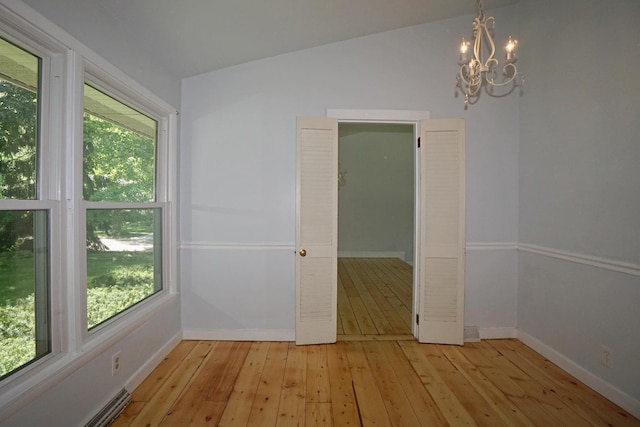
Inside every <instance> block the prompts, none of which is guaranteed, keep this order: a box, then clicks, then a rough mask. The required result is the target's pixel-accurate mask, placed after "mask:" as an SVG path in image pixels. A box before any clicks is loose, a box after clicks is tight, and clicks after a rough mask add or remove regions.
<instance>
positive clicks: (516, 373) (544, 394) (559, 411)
mask: <svg viewBox="0 0 640 427" xmlns="http://www.w3.org/2000/svg"><path fill="white" fill-rule="evenodd" d="M495 341H496V342H497V341H500V340H495ZM483 344H484V347H483V348H482V351H483V352H484V353H485V355H486V356H487V357H489V358H490V359H492V362H493V363H494V364H495V365H496V366H499V367H500V369H502V370H503V372H505V373H506V374H507V375H508V376H509V377H510V378H512V379H513V380H514V381H515V382H517V383H518V386H519V387H520V388H521V389H522V390H523V391H524V392H525V395H526V396H527V398H529V399H532V400H535V401H536V402H539V403H540V404H541V405H542V407H543V408H544V409H545V410H546V411H547V412H548V413H550V414H551V415H552V416H553V418H555V419H556V423H557V424H559V425H567V426H574V425H588V422H587V420H585V419H584V418H582V417H581V416H580V415H579V414H577V413H575V412H574V411H572V410H571V409H570V408H567V407H566V406H564V405H563V404H562V402H561V400H560V399H559V398H558V397H557V396H555V395H554V393H553V392H552V391H551V390H549V389H547V388H545V387H544V386H542V385H541V384H539V383H538V382H536V381H535V380H534V379H532V378H531V377H530V376H529V375H527V374H526V373H525V372H524V371H522V370H521V369H520V367H518V366H517V365H514V364H513V363H512V362H511V361H510V360H509V359H508V358H506V357H505V356H504V355H503V354H502V353H501V352H500V351H498V350H496V349H495V348H494V347H493V346H492V345H490V344H488V343H483Z"/></svg>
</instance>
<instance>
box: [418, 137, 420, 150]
mask: <svg viewBox="0 0 640 427" xmlns="http://www.w3.org/2000/svg"><path fill="white" fill-rule="evenodd" d="M418 148H420V137H418Z"/></svg>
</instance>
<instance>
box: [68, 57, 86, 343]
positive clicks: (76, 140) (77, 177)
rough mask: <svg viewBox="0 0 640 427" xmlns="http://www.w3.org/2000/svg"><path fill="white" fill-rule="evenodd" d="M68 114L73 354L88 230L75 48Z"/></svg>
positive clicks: (80, 337) (79, 328) (81, 331)
mask: <svg viewBox="0 0 640 427" xmlns="http://www.w3.org/2000/svg"><path fill="white" fill-rule="evenodd" d="M66 65H67V70H66V71H67V74H66V80H65V81H66V88H65V89H66V91H65V100H64V102H66V104H67V105H66V107H67V108H66V109H65V111H67V116H66V117H65V118H64V123H65V147H64V152H65V154H66V155H65V158H66V160H65V161H66V162H67V163H66V168H65V175H64V183H65V200H64V203H65V208H66V210H65V213H66V227H67V228H66V231H67V234H66V240H65V243H66V253H65V254H66V258H65V260H64V265H65V271H66V275H67V277H66V279H67V281H66V283H67V285H66V286H65V287H64V294H65V297H66V304H67V310H66V315H67V316H66V317H67V318H66V326H67V328H66V329H67V331H68V337H67V346H68V351H69V352H70V353H71V354H77V353H80V352H81V351H82V342H83V341H84V339H85V335H86V333H85V331H86V327H84V326H83V325H86V302H85V299H84V294H85V290H86V283H85V279H84V278H85V276H86V255H85V252H84V246H85V243H84V242H85V240H86V230H85V226H84V211H83V209H82V206H81V203H82V149H83V146H82V111H83V106H84V100H83V87H84V68H83V64H82V57H81V56H80V55H79V54H77V53H76V52H75V51H73V50H69V51H68V52H67V55H66Z"/></svg>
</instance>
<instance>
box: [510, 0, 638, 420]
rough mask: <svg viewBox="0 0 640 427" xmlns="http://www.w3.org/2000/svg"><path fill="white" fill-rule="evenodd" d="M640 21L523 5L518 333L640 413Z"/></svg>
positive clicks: (623, 11) (634, 15)
mask: <svg viewBox="0 0 640 427" xmlns="http://www.w3.org/2000/svg"><path fill="white" fill-rule="evenodd" d="M638 22H640V3H638V2H637V1H623V0H616V1H596V0H589V1H586V0H563V1H551V0H548V1H546V0H545V1H542V0H540V1H528V2H524V3H522V4H521V6H520V25H521V28H520V45H521V47H522V54H521V57H522V66H523V69H524V70H525V72H526V78H527V83H526V85H527V95H526V96H525V97H523V98H522V99H521V102H520V163H519V165H520V242H521V243H522V248H523V250H522V251H521V253H520V256H519V257H520V263H519V291H518V327H519V329H520V330H522V331H523V332H525V333H527V334H529V335H530V336H531V337H533V338H535V339H536V340H538V341H539V342H540V343H541V344H542V345H544V346H548V347H549V348H550V349H551V350H553V351H555V352H557V353H558V354H560V355H561V356H562V357H564V358H566V359H567V360H568V361H570V362H571V363H574V364H575V365H577V366H578V367H580V368H582V369H585V370H586V371H588V372H590V373H591V374H593V375H595V377H596V379H599V380H603V381H605V382H607V383H609V384H611V385H613V386H614V387H615V388H617V389H618V390H619V391H621V392H622V393H625V394H626V395H627V397H629V398H630V400H631V401H632V402H633V401H635V403H634V404H635V408H636V414H639V413H640V369H638V368H639V366H640V365H639V361H640V339H639V338H640V335H639V334H638V327H637V326H638V325H639V324H640V310H638V303H639V302H640V167H639V165H640V143H639V139H638V135H640V122H639V121H638V106H637V101H638V99H639V98H640V80H639V79H638V72H637V71H638V69H640V55H639V54H638V46H639V44H638V43H639V42H640V26H639V25H638ZM621 268H622V269H623V270H624V271H627V273H621V272H619V271H616V270H620V269H621ZM625 269H626V270H625ZM601 345H606V346H607V347H610V348H611V349H613V351H614V366H613V367H612V368H606V367H604V366H603V365H602V364H600V362H599V357H600V348H601Z"/></svg>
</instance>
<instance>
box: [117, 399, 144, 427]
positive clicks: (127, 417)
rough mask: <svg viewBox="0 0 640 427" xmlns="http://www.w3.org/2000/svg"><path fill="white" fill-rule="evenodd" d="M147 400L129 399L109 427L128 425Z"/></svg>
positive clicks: (126, 426)
mask: <svg viewBox="0 0 640 427" xmlns="http://www.w3.org/2000/svg"><path fill="white" fill-rule="evenodd" d="M147 403H148V402H136V401H131V403H129V405H128V406H127V407H126V408H125V409H124V411H122V413H121V414H120V416H119V417H118V418H117V419H116V420H115V421H114V422H113V423H112V424H111V426H110V427H128V426H130V425H131V423H132V422H133V420H135V418H136V417H137V416H138V414H139V413H140V412H142V409H143V408H144V407H145V405H146V404H147Z"/></svg>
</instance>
